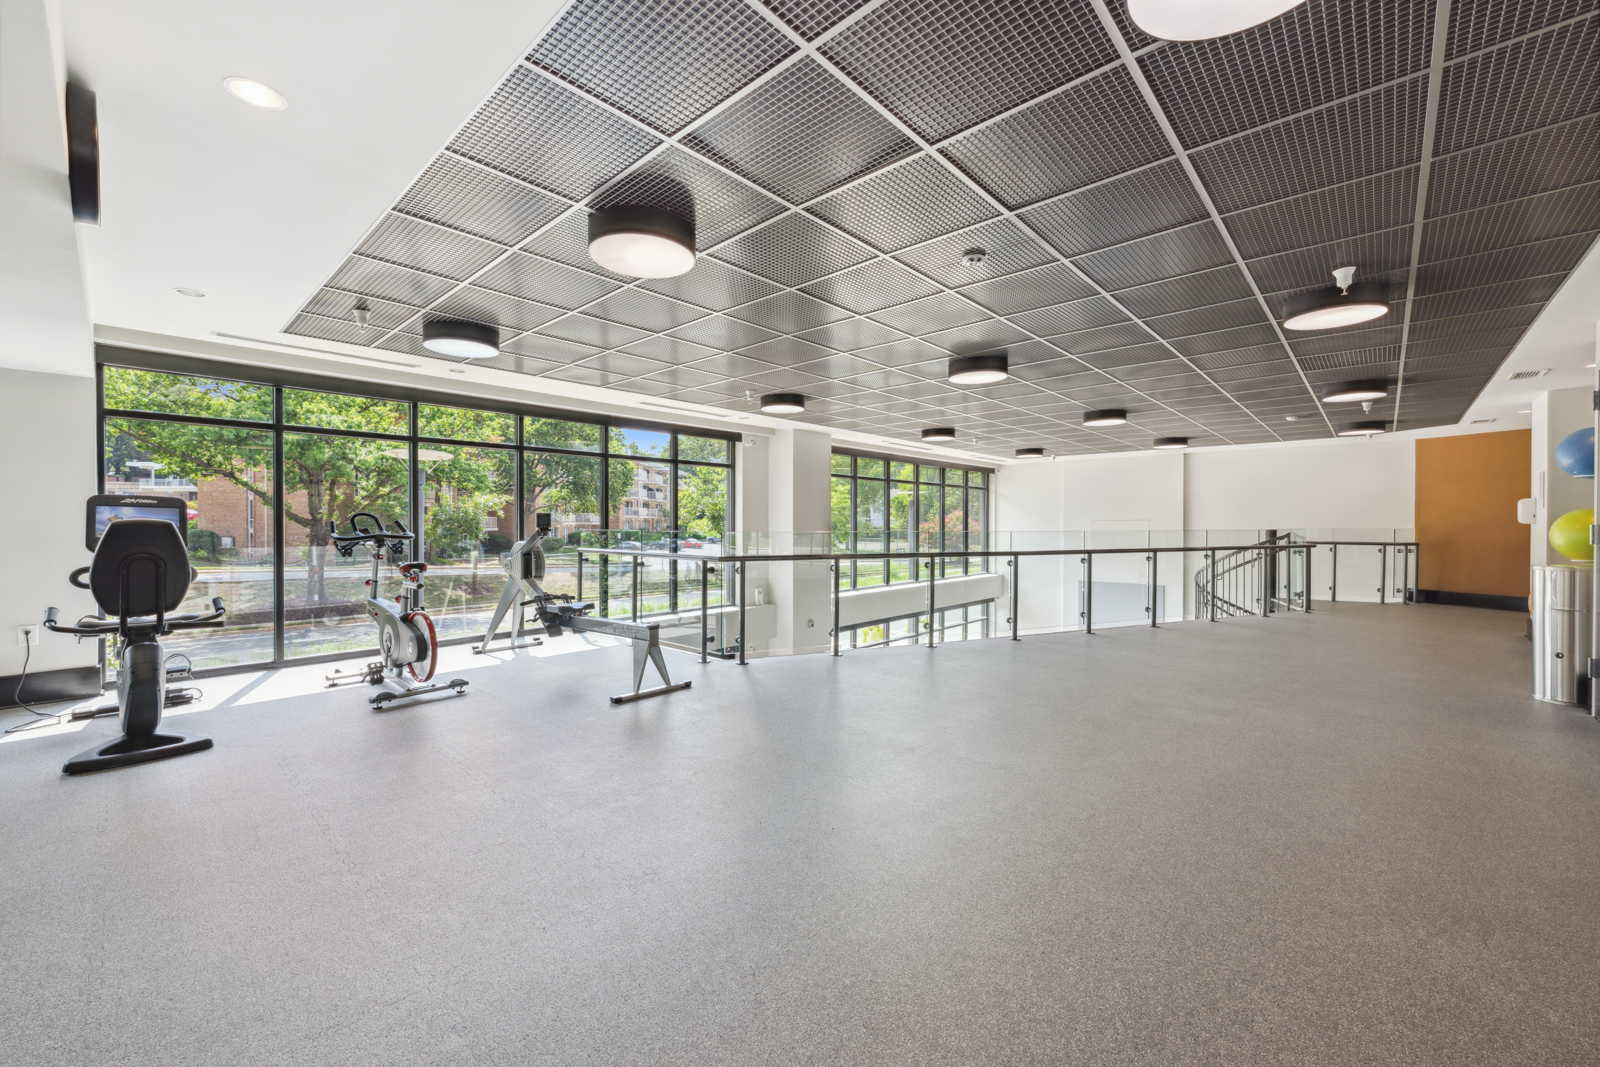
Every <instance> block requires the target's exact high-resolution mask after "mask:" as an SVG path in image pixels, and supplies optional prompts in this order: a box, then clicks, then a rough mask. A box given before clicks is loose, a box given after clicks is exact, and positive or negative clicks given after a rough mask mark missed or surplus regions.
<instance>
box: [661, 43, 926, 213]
mask: <svg viewBox="0 0 1600 1067" xmlns="http://www.w3.org/2000/svg"><path fill="white" fill-rule="evenodd" d="M683 143H684V144H686V145H688V146H689V147H690V148H693V149H695V150H696V151H699V152H703V153H705V154H706V155H708V156H710V157H711V158H712V159H715V160H717V161H718V162H720V163H722V164H723V165H725V166H727V167H731V168H732V169H733V170H736V171H738V172H739V173H740V174H743V175H744V176H745V177H747V178H749V179H750V180H751V181H754V182H755V183H756V184H758V185H760V186H761V187H762V188H764V189H769V190H771V191H772V192H774V193H777V194H778V195H779V196H781V197H783V198H784V199H786V200H788V201H790V202H791V203H796V204H799V203H804V202H805V201H808V200H811V199H812V198H814V197H817V196H820V195H821V194H823V193H825V192H827V191H828V190H830V189H833V188H835V187H837V186H840V185H843V184H844V183H845V182H847V181H849V180H850V179H852V178H855V177H857V176H859V175H862V174H867V173H870V172H872V171H875V170H877V169H878V168H880V167H883V166H885V165H887V164H889V163H893V162H894V161H896V160H899V159H903V158H904V157H906V156H908V155H911V154H912V153H913V152H915V151H916V145H915V144H913V143H912V142H911V140H910V139H909V138H907V137H906V136H905V135H904V134H902V133H901V132H900V131H899V130H897V129H895V128H894V126H893V125H892V124H890V122H889V120H887V119H885V118H884V117H883V116H882V115H880V114H878V113H877V112H876V111H874V110H873V109H872V107H871V106H870V105H869V104H867V103H866V102H865V101H863V100H862V99H861V98H860V97H859V96H857V95H856V94H855V93H852V92H851V91H850V90H849V89H848V88H846V87H845V86H843V85H841V84H840V83H839V81H838V79H836V78H834V77H833V75H831V74H829V73H828V72H827V71H826V70H824V69H823V68H822V67H821V66H819V65H818V64H817V63H816V62H815V61H814V60H811V59H809V58H807V59H802V60H800V61H799V62H798V63H796V64H794V65H793V66H792V67H790V68H789V69H787V70H785V71H784V72H783V73H781V74H779V75H778V76H777V77H775V78H773V79H772V80H771V81H769V82H767V83H766V84H765V85H762V86H761V87H760V88H758V89H756V90H755V91H754V92H752V93H751V94H750V95H748V96H746V97H744V98H743V99H741V100H739V101H738V102H737V103H735V104H733V105H731V106H729V107H728V108H726V109H724V110H723V111H720V112H718V113H717V114H716V115H714V116H713V117H712V118H710V119H709V120H707V121H706V122H705V123H703V124H702V125H700V126H697V127H696V128H695V129H694V130H693V131H692V132H691V133H690V134H689V135H688V136H687V137H685V138H684V141H683Z"/></svg>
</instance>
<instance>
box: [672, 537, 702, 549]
mask: <svg viewBox="0 0 1600 1067" xmlns="http://www.w3.org/2000/svg"><path fill="white" fill-rule="evenodd" d="M678 544H680V545H681V546H683V547H684V548H704V547H705V544H704V542H701V541H697V540H695V539H694V538H693V537H691V538H688V539H687V540H684V541H679V542H678Z"/></svg>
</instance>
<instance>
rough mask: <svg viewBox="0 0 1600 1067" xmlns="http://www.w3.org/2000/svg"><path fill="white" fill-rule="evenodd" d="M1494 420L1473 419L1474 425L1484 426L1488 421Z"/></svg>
mask: <svg viewBox="0 0 1600 1067" xmlns="http://www.w3.org/2000/svg"><path fill="white" fill-rule="evenodd" d="M1493 421H1494V420H1493V419H1473V420H1472V425H1474V426H1482V425H1483V424H1484V423H1486V422H1493Z"/></svg>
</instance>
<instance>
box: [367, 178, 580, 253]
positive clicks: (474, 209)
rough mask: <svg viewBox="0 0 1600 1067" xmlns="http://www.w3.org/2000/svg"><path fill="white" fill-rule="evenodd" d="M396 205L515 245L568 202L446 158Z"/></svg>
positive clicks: (422, 215) (501, 242) (546, 221)
mask: <svg viewBox="0 0 1600 1067" xmlns="http://www.w3.org/2000/svg"><path fill="white" fill-rule="evenodd" d="M394 209H395V210H396V211H398V212H400V213H401V214H402V215H414V216H416V217H417V218H419V219H427V220H428V221H429V222H437V223H439V224H440V225H443V226H449V227H452V228H453V229H457V230H461V231H463V232H465V233H470V234H472V235H474V236H476V237H486V238H488V239H489V240H491V241H497V242H499V243H500V244H505V245H515V244H521V243H522V242H523V241H526V240H527V239H528V238H529V237H530V236H532V234H533V232H534V231H535V230H537V229H538V228H539V227H541V226H544V225H546V224H548V223H550V222H552V221H554V220H555V219H556V218H557V217H558V216H559V215H560V214H561V213H562V212H563V211H565V210H566V209H567V205H566V203H565V202H564V201H561V200H558V199H556V198H555V197H553V196H551V195H549V194H548V193H543V192H540V191H539V190H537V189H530V188H529V187H528V186H526V185H522V184H520V183H518V182H514V181H511V180H510V179H509V178H503V177H501V176H500V175H498V174H493V173H491V172H489V171H486V170H484V169H483V168H481V167H476V166H473V165H472V164H471V163H468V162H466V161H465V160H462V159H457V158H455V157H454V156H440V157H439V158H438V159H436V160H434V161H433V163H432V164H431V165H429V167H428V169H427V170H425V171H423V172H422V176H421V177H420V178H418V179H417V180H416V181H415V182H413V183H412V184H411V188H410V189H409V190H407V191H406V195H405V196H402V197H401V198H400V200H399V202H398V203H396V204H395V206H394Z"/></svg>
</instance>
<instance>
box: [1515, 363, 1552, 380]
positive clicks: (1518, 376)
mask: <svg viewBox="0 0 1600 1067" xmlns="http://www.w3.org/2000/svg"><path fill="white" fill-rule="evenodd" d="M1549 373H1550V368H1549V367H1546V368H1545V369H1544V370H1519V371H1517V372H1516V373H1515V374H1513V375H1512V376H1511V377H1509V378H1507V379H1506V381H1508V382H1525V381H1527V380H1528V379H1529V378H1543V377H1544V376H1545V375H1546V374H1549Z"/></svg>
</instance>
